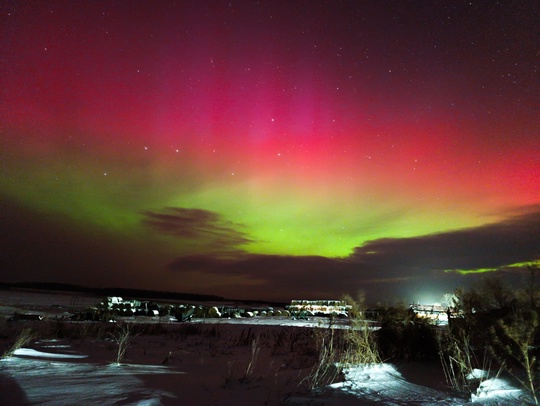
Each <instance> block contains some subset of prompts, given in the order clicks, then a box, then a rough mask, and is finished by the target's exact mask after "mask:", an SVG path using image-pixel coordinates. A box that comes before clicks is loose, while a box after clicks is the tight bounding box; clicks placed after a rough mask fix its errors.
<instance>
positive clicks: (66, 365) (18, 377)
mask: <svg viewBox="0 0 540 406" xmlns="http://www.w3.org/2000/svg"><path fill="white" fill-rule="evenodd" d="M76 358H79V359H80V358H87V356H86V355H79V356H77V355H73V354H52V353H45V352H41V351H35V350H31V349H26V348H23V349H19V350H17V351H16V352H15V357H13V358H10V359H7V360H3V361H2V375H4V374H7V375H8V376H9V378H11V379H10V380H11V381H12V382H14V383H16V384H17V385H18V386H19V388H20V390H21V392H23V393H24V397H25V398H26V399H24V400H23V399H18V401H17V399H11V400H13V401H14V402H13V403H11V402H9V400H10V399H4V401H5V400H7V401H8V402H9V403H5V404H25V403H27V404H40V405H67V404H85V405H114V404H118V403H121V404H137V405H143V404H144V405H161V404H163V400H164V398H169V399H175V398H176V396H175V395H173V394H172V393H169V392H167V391H164V390H159V389H152V388H147V387H145V382H144V380H143V379H141V376H143V375H156V374H167V376H168V377H169V378H171V377H173V375H175V374H181V373H182V372H180V371H174V370H171V368H167V367H163V366H153V365H133V364H127V365H116V364H105V365H104V364H90V363H79V362H77V363H70V362H64V361H57V360H59V359H62V360H63V359H76ZM2 398H3V396H1V397H0V400H2ZM21 400H22V402H20V401H21ZM19 402H20V403H19Z"/></svg>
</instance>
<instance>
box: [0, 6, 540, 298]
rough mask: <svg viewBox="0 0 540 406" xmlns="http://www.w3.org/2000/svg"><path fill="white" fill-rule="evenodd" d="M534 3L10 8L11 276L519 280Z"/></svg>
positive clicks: (419, 290)
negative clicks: (492, 276) (498, 276)
mask: <svg viewBox="0 0 540 406" xmlns="http://www.w3.org/2000/svg"><path fill="white" fill-rule="evenodd" d="M539 15H540V2H538V1H536V0H532V1H525V0H520V1H505V2H496V1H427V0H426V1H383V0H378V1H337V0H335V1H268V2H254V1H253V2H251V1H237V0H234V1H176V2H172V1H169V2H167V1H2V2H1V4H0V171H1V172H0V244H1V245H0V281H5V282H17V281H41V282H64V283H72V284H79V285H84V286H93V287H111V286H119V287H129V288H142V289H156V290H164V291H179V292H190V293H204V294H215V295H221V296H225V297H228V298H238V299H243V298H248V299H268V300H284V301H289V300H291V299H317V298H322V299H334V298H338V299H339V298H340V297H341V296H342V295H343V294H345V293H349V294H352V295H355V294H356V293H358V292H360V291H364V292H365V294H366V296H367V297H368V299H370V300H372V301H381V302H384V301H392V300H404V301H409V302H410V301H413V300H415V301H424V302H425V301H431V300H437V299H439V298H440V297H441V296H442V295H443V294H444V293H451V292H452V291H453V290H454V289H455V288H457V287H460V286H468V285H469V284H470V283H471V282H472V281H474V280H476V279H477V278H478V277H479V275H480V274H482V275H485V273H486V271H494V272H496V273H498V274H504V275H506V276H511V277H513V278H514V279H515V280H517V279H518V278H521V272H520V268H521V267H522V266H523V264H530V263H535V261H536V263H538V261H539V259H540V80H539V61H540V45H539V44H540V25H539V24H538V16H539ZM495 270H497V271H495Z"/></svg>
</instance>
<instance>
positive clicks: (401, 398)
mask: <svg viewBox="0 0 540 406" xmlns="http://www.w3.org/2000/svg"><path fill="white" fill-rule="evenodd" d="M343 372H344V374H345V381H344V382H340V383H336V384H334V385H332V388H334V389H338V390H340V391H343V392H345V393H347V394H349V395H354V396H356V397H358V398H361V399H364V400H366V401H369V402H370V403H371V402H372V403H380V404H385V405H403V404H413V403H414V404H423V405H429V404H438V405H456V404H459V403H461V404H462V403H463V400H462V399H457V398H456V399H455V398H452V397H449V395H448V393H443V392H441V391H438V390H435V389H432V388H428V387H425V386H421V385H416V384H414V383H410V382H407V381H406V380H405V379H404V378H403V376H402V375H401V374H400V373H399V371H398V370H397V369H396V367H395V366H393V365H391V364H377V365H359V366H355V367H350V368H346V369H345V370H344V371H343Z"/></svg>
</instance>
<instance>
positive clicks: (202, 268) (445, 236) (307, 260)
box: [169, 208, 540, 300]
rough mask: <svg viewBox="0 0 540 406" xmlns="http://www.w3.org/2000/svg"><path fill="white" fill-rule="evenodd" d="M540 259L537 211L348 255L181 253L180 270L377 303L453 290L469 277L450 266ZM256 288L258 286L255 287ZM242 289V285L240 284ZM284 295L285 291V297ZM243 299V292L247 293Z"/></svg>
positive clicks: (269, 291)
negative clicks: (361, 293)
mask: <svg viewBox="0 0 540 406" xmlns="http://www.w3.org/2000/svg"><path fill="white" fill-rule="evenodd" d="M538 258H540V210H538V208H537V210H536V211H534V212H530V213H527V214H521V215H518V216H514V217H511V218H509V219H507V220H504V221H501V222H499V223H495V224H490V225H485V226H481V227H475V228H469V229H464V230H459V231H453V232H448V233H441V234H433V235H427V236H422V237H415V238H400V239H381V240H375V241H370V242H368V243H366V244H365V245H363V246H362V247H357V248H356V249H355V250H354V252H353V253H352V254H351V255H350V256H349V257H347V258H343V259H337V258H326V257H320V256H278V255H255V254H239V255H238V256H237V257H236V258H229V259H220V258H215V257H212V256H206V255H200V256H186V257H181V258H177V259H176V260H175V261H174V262H172V263H171V264H170V265H169V267H170V269H172V270H175V271H178V272H197V273H200V275H201V276H202V275H207V276H208V277H212V275H219V276H220V277H223V276H229V277H231V280H234V281H235V283H237V281H238V280H243V281H245V282H246V286H248V285H249V286H250V288H249V289H250V292H251V293H257V294H259V295H264V294H265V293H266V296H265V297H271V298H278V297H281V298H284V297H290V296H291V295H293V296H295V297H296V295H301V296H302V297H305V298H313V297H317V296H319V297H320V295H323V296H324V297H336V296H340V295H342V294H343V293H352V294H355V293H356V292H358V291H365V292H366V293H367V295H368V297H370V298H371V299H372V300H377V298H380V297H381V296H383V297H390V298H402V297H408V298H409V300H412V299H413V297H412V295H414V294H415V293H414V292H416V294H419V292H421V291H422V290H424V291H431V292H432V293H434V295H436V294H441V295H442V293H444V292H449V291H450V292H451V291H453V290H454V289H455V288H457V287H458V286H461V285H464V284H467V282H468V281H470V280H471V279H472V277H471V276H461V275H458V274H456V273H449V272H445V271H447V270H452V269H478V268H502V267H504V266H506V265H510V264H514V263H519V262H527V261H534V260H536V259H538ZM253 286H255V287H259V289H258V290H257V289H254V288H253ZM237 288H238V290H239V291H240V290H241V287H240V286H237ZM280 293H282V295H281V296H280ZM243 296H245V294H243Z"/></svg>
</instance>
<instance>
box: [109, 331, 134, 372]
mask: <svg viewBox="0 0 540 406" xmlns="http://www.w3.org/2000/svg"><path fill="white" fill-rule="evenodd" d="M111 336H112V338H113V340H114V341H115V342H116V344H117V351H116V364H120V363H121V362H122V361H123V360H124V358H125V356H126V351H127V349H128V347H129V344H130V342H131V340H132V339H133V338H134V335H133V326H132V325H131V324H128V323H125V324H123V325H118V329H117V330H116V331H115V332H114V333H111Z"/></svg>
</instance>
